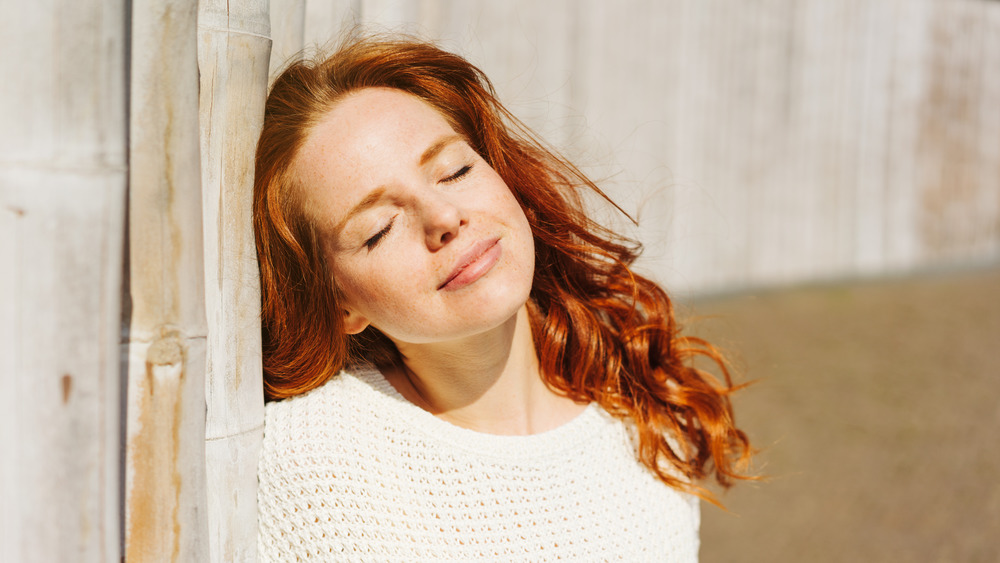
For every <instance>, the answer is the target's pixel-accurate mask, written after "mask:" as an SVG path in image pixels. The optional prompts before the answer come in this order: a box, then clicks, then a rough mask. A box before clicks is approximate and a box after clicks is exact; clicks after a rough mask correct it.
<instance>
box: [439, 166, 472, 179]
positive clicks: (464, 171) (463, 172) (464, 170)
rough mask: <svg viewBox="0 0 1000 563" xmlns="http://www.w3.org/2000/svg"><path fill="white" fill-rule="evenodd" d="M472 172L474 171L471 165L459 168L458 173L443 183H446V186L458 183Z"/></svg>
mask: <svg viewBox="0 0 1000 563" xmlns="http://www.w3.org/2000/svg"><path fill="white" fill-rule="evenodd" d="M470 170H472V165H471V164H466V165H465V166H463V167H461V168H459V169H458V172H455V173H454V174H452V175H451V176H448V177H447V178H444V179H442V180H441V181H442V182H444V183H446V184H450V183H452V182H457V181H459V180H461V179H462V177H463V176H465V175H466V174H468V173H469V171H470Z"/></svg>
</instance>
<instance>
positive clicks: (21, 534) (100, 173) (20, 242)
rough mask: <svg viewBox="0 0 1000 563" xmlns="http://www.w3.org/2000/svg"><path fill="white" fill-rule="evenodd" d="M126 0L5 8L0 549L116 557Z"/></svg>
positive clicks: (37, 558)
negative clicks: (3, 450) (2, 448)
mask: <svg viewBox="0 0 1000 563" xmlns="http://www.w3.org/2000/svg"><path fill="white" fill-rule="evenodd" d="M125 30H126V28H125V5H124V3H123V2H120V1H110V2H97V1H87V0H83V1H77V2H67V1H59V0H47V1H41V2H33V3H29V2H5V3H3V4H2V6H0V46H2V47H0V49H2V51H3V53H4V55H3V56H2V57H0V70H2V72H3V76H4V77H5V79H4V80H3V83H2V85H0V124H2V125H0V382H2V384H3V386H4V390H5V391H4V393H3V394H2V397H0V442H2V443H3V444H4V449H5V452H4V454H3V456H2V459H0V499H3V500H2V501H0V560H2V561H12V562H13V561H17V562H24V563H36V562H37V563H47V562H49V561H81V562H94V563H96V562H104V561H117V560H118V559H119V558H120V553H121V543H120V521H121V510H120V489H119V477H120V470H119V461H118V460H119V450H120V443H121V441H120V428H121V426H120V418H119V417H120V414H121V403H120V367H119V357H118V340H119V331H120V324H121V316H120V306H121V283H122V264H121V259H122V244H123V236H124V217H125V213H124V205H125V187H126V174H127V173H126V168H125V154H126V148H127V147H126V138H127V137H126V133H127V131H126V102H125V100H126V94H127V86H126V81H125V52H126V49H125Z"/></svg>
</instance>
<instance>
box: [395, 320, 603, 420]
mask: <svg viewBox="0 0 1000 563" xmlns="http://www.w3.org/2000/svg"><path fill="white" fill-rule="evenodd" d="M396 346H397V348H398V349H399V352H400V355H401V357H402V359H403V365H402V366H399V368H398V369H395V370H389V372H387V373H386V378H387V379H388V380H389V382H390V383H392V385H393V386H394V387H395V388H396V389H397V390H398V391H399V392H400V393H401V394H402V395H403V396H404V397H405V398H407V399H408V400H410V402H412V403H414V404H416V405H418V406H420V407H421V408H423V409H424V410H427V411H429V412H431V413H432V414H434V415H435V416H437V417H439V418H441V419H443V420H447V421H449V422H451V423H453V424H455V425H457V426H461V427H464V428H469V429H472V430H477V431H480V432H486V433H490V434H535V433H538V432H544V431H546V430H550V429H552V428H555V427H557V426H559V425H561V424H563V423H565V422H567V421H569V420H570V419H572V418H573V417H574V416H576V415H577V414H579V412H580V411H581V410H582V409H583V406H581V405H577V404H575V403H573V402H572V401H571V400H569V399H567V398H566V397H563V396H561V395H557V394H556V393H555V392H553V391H552V390H551V389H549V388H548V386H546V385H545V383H544V381H543V380H542V377H541V373H540V372H539V368H538V357H537V355H536V353H535V345H534V340H533V338H532V336H531V326H530V325H529V322H528V312H527V307H522V308H521V309H520V310H519V311H518V313H517V314H516V315H514V316H513V317H511V318H510V320H508V321H507V322H505V323H504V324H502V325H500V326H499V327H497V328H495V329H493V330H491V331H488V332H486V333H483V334H478V335H475V336H472V337H469V338H465V339H461V340H458V341H453V342H444V343H433V344H419V345H418V344H408V343H402V342H397V343H396Z"/></svg>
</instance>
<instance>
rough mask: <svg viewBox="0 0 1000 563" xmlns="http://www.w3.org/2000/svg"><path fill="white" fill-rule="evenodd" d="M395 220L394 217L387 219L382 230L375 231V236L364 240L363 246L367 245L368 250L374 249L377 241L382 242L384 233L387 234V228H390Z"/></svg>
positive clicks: (377, 243)
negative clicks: (387, 222) (387, 221)
mask: <svg viewBox="0 0 1000 563" xmlns="http://www.w3.org/2000/svg"><path fill="white" fill-rule="evenodd" d="M395 222H396V218H395V217H393V218H392V219H389V224H387V225H386V226H384V227H382V230H381V231H379V232H377V233H375V236H373V237H372V238H370V239H368V240H366V241H365V247H367V248H368V250H369V251H370V250H372V249H374V248H375V247H376V246H378V245H379V243H380V242H382V239H384V238H385V235H387V234H389V230H390V229H392V224H393V223H395Z"/></svg>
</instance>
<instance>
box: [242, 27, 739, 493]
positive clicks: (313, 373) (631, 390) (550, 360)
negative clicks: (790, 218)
mask: <svg viewBox="0 0 1000 563" xmlns="http://www.w3.org/2000/svg"><path fill="white" fill-rule="evenodd" d="M370 87H382V88H395V89H398V90H402V91H404V92H408V93H410V94H412V95H414V96H417V97H419V98H420V99H422V100H423V101H424V102H426V103H428V104H430V105H431V106H433V107H434V108H436V109H437V111H439V112H440V113H441V114H442V115H443V116H444V117H445V119H447V120H448V122H449V123H450V124H451V126H452V127H453V128H454V129H455V130H456V132H458V133H460V134H462V135H464V137H465V138H466V139H467V140H468V142H469V144H470V145H471V146H472V148H473V149H474V150H476V151H477V152H478V153H479V154H480V156H482V158H483V159H484V160H486V162H487V163H489V164H490V166H492V167H493V169H494V170H496V172H497V173H498V174H499V175H500V177H501V178H503V180H504V181H505V182H506V183H507V186H508V187H509V188H510V190H511V191H512V192H513V194H514V196H515V197H516V198H517V200H518V202H519V203H520V205H521V207H522V208H523V209H524V212H525V215H526V216H527V218H528V222H529V223H530V224H531V229H532V232H533V235H534V243H535V252H536V258H535V264H536V270H535V276H534V284H533V287H532V291H531V298H530V301H529V304H528V308H529V311H530V316H531V325H532V332H533V335H534V339H535V345H536V348H537V351H538V356H539V361H540V365H541V370H542V376H543V378H544V379H545V381H546V383H547V384H548V385H549V386H550V387H551V388H553V389H554V390H556V391H557V392H560V393H562V394H565V395H566V396H567V397H569V398H571V399H573V400H575V401H579V402H590V401H596V402H597V403H598V404H600V405H601V406H602V407H603V408H604V409H605V410H607V411H608V412H609V413H611V414H612V415H614V416H617V417H619V418H623V419H627V420H629V421H631V422H632V423H634V425H635V427H636V429H637V436H638V456H639V459H640V461H641V462H642V463H644V464H645V465H646V466H648V467H649V468H650V469H651V470H653V471H654V472H655V473H656V474H657V475H658V476H659V477H660V479H662V480H663V481H664V482H666V483H667V484H669V485H671V486H674V487H678V488H682V489H689V490H696V492H699V491H700V493H701V494H702V495H703V496H704V495H705V494H706V493H705V492H704V490H703V489H700V488H697V487H695V486H691V485H688V483H694V482H695V481H698V480H701V479H703V478H705V477H707V476H708V475H710V474H711V473H713V472H714V473H715V476H716V480H717V481H718V482H719V483H721V484H722V485H729V484H730V482H731V480H732V478H740V477H741V471H742V470H743V468H744V467H745V463H746V462H747V461H748V460H749V457H750V455H751V448H750V444H749V441H748V439H747V437H746V435H745V434H744V433H743V432H742V431H741V430H739V429H738V428H737V427H736V426H735V424H734V422H733V412H732V407H731V404H730V401H729V398H728V396H729V394H730V393H731V392H732V391H733V390H734V389H735V388H734V386H733V384H732V381H731V378H730V375H729V372H728V370H727V369H726V364H725V362H724V361H723V358H722V356H721V355H720V354H719V352H718V351H717V350H716V349H715V348H713V347H712V346H711V345H709V344H708V343H706V342H704V341H702V340H699V339H696V338H692V337H688V336H683V335H681V334H680V329H679V327H678V325H677V322H676V320H675V318H674V312H673V306H672V304H671V301H670V298H669V297H668V296H667V294H666V293H665V292H664V291H663V289H661V288H660V287H659V286H658V285H656V284H655V283H653V282H652V281H650V280H648V279H646V278H644V277H642V276H639V275H637V274H635V273H634V272H632V270H631V269H630V267H629V266H630V264H631V263H632V262H633V261H634V260H635V258H636V257H637V256H638V253H639V245H638V244H636V243H634V242H633V241H629V240H627V239H623V238H622V237H620V236H618V235H616V234H615V233H613V232H611V231H609V230H607V229H605V228H603V227H601V226H599V225H598V224H596V223H595V222H593V221H592V220H591V219H589V218H588V217H587V216H586V214H585V213H584V211H583V208H582V205H581V199H580V192H581V190H593V191H594V192H596V193H597V194H600V195H601V196H602V197H604V198H605V199H607V198H606V196H604V194H603V193H602V192H601V190H600V189H599V188H598V187H597V186H596V185H594V183H593V182H592V181H590V180H589V179H588V178H587V177H586V176H584V175H583V174H582V173H581V172H580V171H579V170H577V169H576V168H575V167H574V166H573V165H572V164H570V163H569V162H567V161H565V160H564V159H562V158H560V157H559V156H558V155H556V154H555V153H554V152H553V151H551V150H549V149H547V148H545V146H544V145H543V144H542V143H541V142H540V141H538V140H537V139H536V138H535V137H534V136H533V135H532V134H531V133H530V131H528V130H527V129H526V128H525V127H524V126H523V125H521V124H520V122H518V121H517V120H516V119H515V118H514V117H513V116H512V115H510V113H509V112H508V111H507V110H506V109H505V108H504V107H503V106H502V105H501V104H500V102H499V101H498V100H497V98H496V95H495V92H494V90H493V87H492V85H491V84H490V82H489V80H488V79H487V78H486V76H485V75H484V74H483V73H482V71H480V70H479V69H477V68H476V67H474V66H473V65H471V64H470V63H469V62H467V61H466V60H465V59H463V58H461V57H459V56H457V55H454V54H451V53H448V52H445V51H442V50H441V49H439V48H437V47H435V46H434V45H431V44H427V43H423V42H419V41H410V40H400V39H395V40H378V39H362V40H356V41H353V42H351V43H349V44H347V45H346V46H345V47H342V48H341V49H340V50H338V51H337V52H336V53H335V54H334V55H332V56H331V57H329V58H327V59H324V60H321V61H318V62H296V63H293V64H292V65H291V66H290V67H289V68H287V69H286V70H285V71H284V72H283V73H282V74H281V75H280V76H278V78H277V79H276V80H275V82H274V84H273V86H272V88H271V92H270V94H269V96H268V99H267V105H266V107H265V115H264V127H263V130H262V131H261V135H260V140H259V142H258V144H257V160H256V177H255V181H254V208H253V218H254V228H255V237H256V243H257V256H258V259H259V264H260V275H261V290H262V314H263V342H264V386H265V394H266V396H267V397H268V399H272V400H273V399H282V398H285V397H290V396H293V395H297V394H300V393H303V392H305V391H308V390H310V389H313V388H315V387H318V386H319V385H322V384H323V383H324V382H325V381H326V380H327V379H329V378H330V377H332V376H334V375H335V374H336V373H338V372H339V371H340V369H341V368H343V367H344V366H345V365H349V364H351V363H353V362H358V361H367V362H371V363H375V364H377V365H384V364H385V363H387V362H393V361H396V359H397V358H398V356H397V353H396V352H395V348H394V347H393V345H392V343H391V342H390V341H389V340H388V339H387V338H385V337H384V336H383V335H381V334H380V333H378V331H377V330H375V329H374V328H371V327H369V328H368V329H367V330H365V331H364V332H363V333H362V334H360V335H356V336H348V335H346V334H345V333H344V329H343V324H342V322H343V321H342V318H341V316H340V314H339V313H338V312H339V311H340V310H341V308H340V307H338V302H339V300H340V296H339V295H338V290H337V288H336V286H335V281H334V280H333V278H332V276H331V274H330V270H329V268H327V265H326V264H325V263H324V260H325V259H324V253H323V252H322V251H321V242H320V240H319V234H318V232H317V230H316V229H315V227H314V226H313V225H311V224H310V223H309V222H308V221H307V220H306V217H305V215H304V213H303V210H302V209H301V206H300V205H299V202H298V201H297V199H296V189H294V188H295V186H294V180H293V178H292V177H291V173H290V167H291V163H292V162H293V160H294V159H295V157H296V154H297V152H298V150H299V148H300V147H301V146H302V144H303V142H304V141H305V139H306V137H307V136H308V135H309V133H310V131H311V130H312V128H313V126H315V124H316V123H317V122H318V121H319V120H320V119H321V118H322V117H323V116H325V115H326V114H327V113H328V112H329V111H330V110H331V109H332V108H333V106H334V104H336V103H337V101H338V100H340V99H341V98H342V97H343V96H344V95H346V94H348V93H350V92H353V91H357V90H359V89H362V88H370ZM324 313H325V314H324ZM698 356H702V357H706V358H708V359H710V360H713V361H714V362H715V363H716V364H717V365H718V366H719V368H720V373H721V377H722V380H721V381H720V380H719V379H716V378H715V377H713V376H712V375H711V374H709V373H707V372H705V371H703V370H701V369H698V368H696V367H694V365H693V361H694V359H695V358H696V357H698ZM668 437H670V438H668ZM668 440H672V442H670V441H668ZM671 443H673V445H671Z"/></svg>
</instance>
